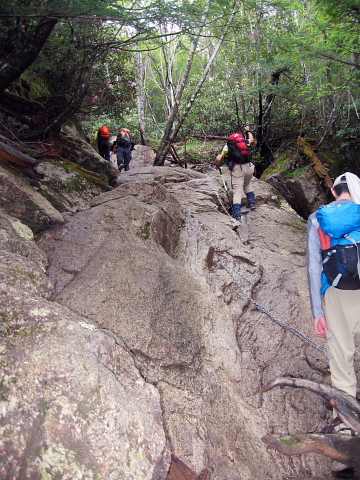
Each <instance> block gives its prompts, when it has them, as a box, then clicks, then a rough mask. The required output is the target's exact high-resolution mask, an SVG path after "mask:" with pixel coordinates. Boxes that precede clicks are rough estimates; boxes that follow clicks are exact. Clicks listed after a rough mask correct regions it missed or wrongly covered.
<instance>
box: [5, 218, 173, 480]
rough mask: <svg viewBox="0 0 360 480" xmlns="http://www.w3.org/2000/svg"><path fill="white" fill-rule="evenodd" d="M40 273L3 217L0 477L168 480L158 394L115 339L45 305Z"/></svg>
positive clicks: (40, 263)
mask: <svg viewBox="0 0 360 480" xmlns="http://www.w3.org/2000/svg"><path fill="white" fill-rule="evenodd" d="M46 267H47V257H46V255H45V254H44V252H43V251H42V250H40V248H39V247H38V246H37V245H36V244H35V242H34V238H33V233H32V231H31V229H30V228H29V227H27V226H26V225H24V224H22V223H21V222H20V221H19V220H18V219H16V218H14V217H10V216H9V215H8V214H6V212H4V211H3V210H0V361H1V371H0V412H1V413H0V415H1V422H0V439H1V440H0V478H4V479H5V478H9V479H10V478H31V479H34V480H40V479H44V478H63V479H68V480H74V479H79V480H80V479H84V478H89V479H90V478H91V479H92V478H97V479H99V480H109V479H113V480H118V479H120V478H121V479H124V480H127V479H128V480H130V479H133V478H141V479H145V480H162V479H164V478H165V477H166V474H167V471H168V468H169V464H170V452H169V449H168V447H167V440H166V436H165V432H164V425H163V417H162V411H161V406H160V396H159V392H158V390H157V389H156V388H155V387H154V386H152V385H151V384H150V383H148V382H146V381H145V380H144V379H143V378H142V377H141V375H140V374H139V371H138V369H137V368H136V367H135V365H134V359H133V357H132V355H131V354H130V352H128V351H126V349H125V348H124V344H123V342H122V341H121V339H119V338H117V337H116V335H114V334H113V333H111V332H108V333H107V332H105V331H101V330H100V329H99V328H98V327H97V326H95V325H94V324H92V323H91V322H90V321H89V320H88V319H86V318H84V317H81V316H79V315H77V314H75V313H73V312H71V311H70V310H69V309H67V308H65V307H63V306H61V305H59V304H58V303H56V302H53V301H49V299H50V298H51V297H52V294H53V291H54V285H53V284H52V282H51V280H50V278H49V276H48V275H47V274H46Z"/></svg>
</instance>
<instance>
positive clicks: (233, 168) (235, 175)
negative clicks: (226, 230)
mask: <svg viewBox="0 0 360 480" xmlns="http://www.w3.org/2000/svg"><path fill="white" fill-rule="evenodd" d="M245 131H246V136H247V139H245V138H244V136H243V135H242V134H240V133H233V134H232V135H230V137H229V139H228V141H227V143H226V145H224V147H223V149H222V150H221V153H219V155H218V156H217V157H216V162H215V166H216V168H217V169H219V168H220V165H221V163H222V161H223V159H224V161H225V163H226V164H227V166H228V167H229V170H230V172H231V188H232V190H233V213H234V217H235V220H237V221H241V196H242V192H243V191H244V192H245V194H246V197H247V202H248V206H249V208H251V210H254V209H255V206H256V204H255V194H254V192H253V191H252V190H251V186H250V182H251V179H252V177H253V175H254V170H255V166H254V164H253V162H252V156H251V147H250V146H251V145H252V144H253V143H254V142H255V140H254V137H253V134H252V133H251V131H250V127H249V126H246V127H245Z"/></svg>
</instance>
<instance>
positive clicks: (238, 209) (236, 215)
mask: <svg viewBox="0 0 360 480" xmlns="http://www.w3.org/2000/svg"><path fill="white" fill-rule="evenodd" d="M233 212H234V218H235V220H238V221H240V220H241V205H240V203H234V205H233Z"/></svg>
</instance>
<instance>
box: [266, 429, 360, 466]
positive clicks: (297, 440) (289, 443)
mask: <svg viewBox="0 0 360 480" xmlns="http://www.w3.org/2000/svg"><path fill="white" fill-rule="evenodd" d="M262 441H263V442H264V443H266V444H267V445H268V447H269V448H272V449H274V450H276V451H278V452H280V453H283V454H284V455H300V454H304V453H321V454H323V455H325V456H327V457H330V458H332V459H333V460H336V461H338V462H341V463H345V464H346V465H348V466H349V467H352V468H354V469H360V437H359V436H356V437H350V436H347V435H336V434H333V435H321V434H308V435H283V436H282V435H265V436H264V437H262Z"/></svg>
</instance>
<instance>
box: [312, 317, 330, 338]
mask: <svg viewBox="0 0 360 480" xmlns="http://www.w3.org/2000/svg"><path fill="white" fill-rule="evenodd" d="M314 326H315V332H316V333H317V335H319V337H321V338H325V339H326V332H327V331H328V324H327V320H326V318H325V317H319V318H315V320H314Z"/></svg>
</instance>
